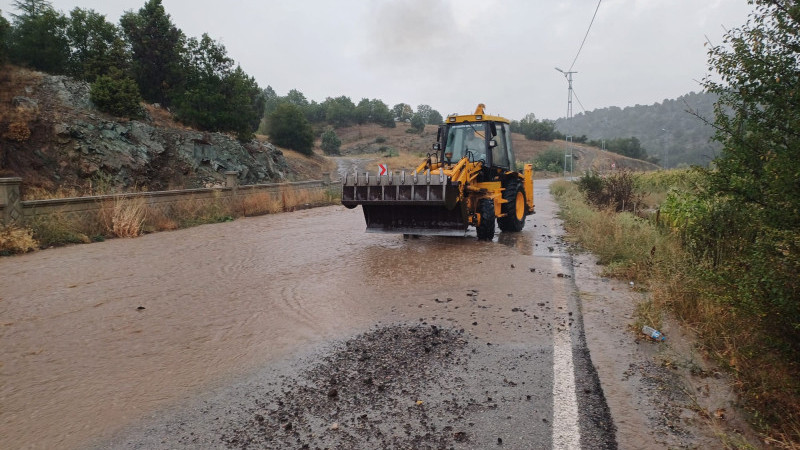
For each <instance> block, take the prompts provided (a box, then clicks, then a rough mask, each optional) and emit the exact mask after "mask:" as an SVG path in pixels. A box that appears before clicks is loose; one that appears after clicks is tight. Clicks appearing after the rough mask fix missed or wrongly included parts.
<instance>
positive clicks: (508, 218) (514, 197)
mask: <svg viewBox="0 0 800 450" xmlns="http://www.w3.org/2000/svg"><path fill="white" fill-rule="evenodd" d="M503 199H504V200H505V201H506V203H503V208H502V211H503V214H505V217H498V218H497V225H499V226H500V229H501V230H503V231H507V232H508V231H510V232H518V231H522V229H523V228H525V216H526V214H525V208H526V202H525V200H526V199H525V189H523V188H522V182H521V181H520V180H518V179H511V180H509V181H508V184H506V187H505V190H504V191H503Z"/></svg>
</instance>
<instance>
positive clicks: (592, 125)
mask: <svg viewBox="0 0 800 450" xmlns="http://www.w3.org/2000/svg"><path fill="white" fill-rule="evenodd" d="M716 100H717V97H716V96H715V95H713V94H708V93H694V92H692V93H689V94H686V95H684V96H681V97H678V98H677V99H674V100H664V101H663V102H661V103H655V104H653V105H636V106H628V107H626V108H619V107H616V106H612V107H608V108H602V109H595V110H593V111H589V112H586V113H579V114H577V115H575V116H574V117H573V118H572V120H571V121H570V122H569V123H568V121H567V119H564V118H562V119H558V120H556V129H557V130H558V131H560V132H562V133H564V134H566V135H572V136H582V135H586V136H587V137H588V138H589V140H601V139H614V138H628V137H636V138H637V139H639V141H640V142H641V143H642V146H643V147H644V148H645V149H646V150H647V153H648V155H651V156H655V157H656V158H658V159H659V161H660V164H662V165H663V164H664V162H666V165H667V167H675V166H678V165H683V164H688V165H700V166H707V165H708V163H709V162H710V161H711V160H712V159H713V158H714V157H715V156H716V155H718V154H719V151H720V148H721V147H720V145H719V144H718V143H717V142H712V141H711V137H712V136H713V134H714V130H713V128H712V127H711V126H710V125H708V124H706V123H705V122H703V121H702V120H700V119H699V118H698V117H696V116H695V115H693V114H691V113H689V111H694V112H695V113H697V114H698V115H699V116H701V117H705V118H707V119H708V120H712V119H713V117H714V102H715V101H716Z"/></svg>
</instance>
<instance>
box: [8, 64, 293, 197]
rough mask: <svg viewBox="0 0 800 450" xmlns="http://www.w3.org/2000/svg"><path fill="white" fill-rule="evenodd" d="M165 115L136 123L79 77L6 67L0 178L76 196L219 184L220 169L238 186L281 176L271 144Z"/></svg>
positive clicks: (156, 112) (283, 170)
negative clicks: (106, 106)
mask: <svg viewBox="0 0 800 450" xmlns="http://www.w3.org/2000/svg"><path fill="white" fill-rule="evenodd" d="M169 116H170V114H169V112H168V111H167V110H165V109H162V108H159V107H158V106H157V105H151V106H148V107H147V108H146V113H145V116H144V118H142V119H141V120H127V119H122V118H117V117H113V116H109V115H107V114H104V113H102V112H100V111H98V110H97V109H96V108H95V107H94V105H93V104H92V103H91V101H90V99H89V85H88V84H87V83H85V82H80V81H76V80H73V79H70V78H68V77H64V76H51V75H47V74H42V73H38V72H28V71H24V70H13V71H12V73H10V74H6V75H4V76H2V77H0V144H1V145H0V172H2V173H1V174H0V175H3V176H19V177H22V178H23V186H27V187H40V188H43V189H45V190H54V189H57V188H59V187H61V188H65V189H67V190H72V191H77V192H82V193H89V192H91V191H95V192H96V191H102V190H104V189H105V190H122V189H137V188H138V189H141V188H146V189H150V190H160V189H173V188H195V187H207V186H214V185H221V184H222V183H224V173H225V172H226V171H236V172H238V173H239V181H240V183H242V184H254V183H265V182H274V181H281V180H284V179H285V177H286V175H287V171H288V170H289V167H288V165H287V163H286V160H285V159H284V156H283V153H282V152H281V151H280V150H279V149H277V148H275V147H274V146H273V145H271V144H269V143H264V142H259V141H257V140H252V141H250V142H246V143H242V142H239V141H237V140H236V139H235V138H233V137H231V136H228V135H225V134H222V133H208V132H200V131H195V130H191V129H187V128H182V127H180V126H179V125H177V124H175V123H174V122H172V121H171V120H170V118H169ZM26 129H27V130H29V133H28V132H26Z"/></svg>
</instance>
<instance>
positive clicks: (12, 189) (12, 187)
mask: <svg viewBox="0 0 800 450" xmlns="http://www.w3.org/2000/svg"><path fill="white" fill-rule="evenodd" d="M21 184H22V178H18V177H13V178H0V206H3V214H2V215H0V224H2V225H11V224H14V223H22V220H23V214H22V200H21V198H20V194H19V186H20V185H21Z"/></svg>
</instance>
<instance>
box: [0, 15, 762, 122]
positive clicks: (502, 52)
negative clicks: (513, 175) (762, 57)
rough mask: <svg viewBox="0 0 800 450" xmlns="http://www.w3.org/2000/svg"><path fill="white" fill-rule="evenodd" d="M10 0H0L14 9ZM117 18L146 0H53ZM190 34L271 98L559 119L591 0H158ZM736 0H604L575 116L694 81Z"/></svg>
mask: <svg viewBox="0 0 800 450" xmlns="http://www.w3.org/2000/svg"><path fill="white" fill-rule="evenodd" d="M12 4H13V0H0V9H1V10H2V11H3V15H4V16H5V17H6V18H9V19H10V15H9V13H10V12H14V8H13V6H12ZM52 4H53V6H54V7H55V8H56V9H57V10H60V11H62V12H64V13H65V14H68V13H69V11H70V10H71V9H72V8H74V7H76V6H77V7H81V8H85V9H94V10H95V11H97V12H99V13H101V14H104V15H105V16H106V18H107V19H108V20H109V21H110V22H113V23H119V17H120V15H121V14H122V13H123V12H124V11H128V10H134V11H137V10H138V9H139V8H141V7H142V5H144V0H138V1H137V0H52ZM163 4H164V7H165V9H166V11H167V13H168V14H170V16H171V18H172V21H173V23H175V25H177V26H178V28H180V29H181V30H183V32H184V33H185V34H186V35H187V36H195V37H199V36H200V35H201V34H202V33H204V32H205V33H208V34H209V35H210V36H211V37H212V38H213V39H215V40H217V41H220V42H222V43H223V44H224V45H225V47H226V48H227V50H228V54H229V56H230V57H232V58H233V59H235V60H236V61H237V62H238V63H239V64H241V66H242V68H243V69H244V70H245V71H246V72H247V73H248V74H250V75H251V76H253V77H255V79H256V81H257V82H258V84H259V86H261V87H266V86H268V85H269V86H272V88H273V89H275V91H276V92H277V93H278V95H285V94H286V93H287V92H288V91H289V90H290V89H298V90H300V91H301V92H303V93H304V94H305V96H306V98H308V99H309V100H316V101H317V102H321V101H323V100H324V99H325V98H326V97H336V96H339V95H346V96H348V97H350V98H351V99H352V100H353V102H354V103H358V101H359V100H360V99H361V98H364V97H368V98H378V99H381V100H383V101H384V102H386V103H387V104H388V105H389V107H390V108H391V107H392V106H393V105H394V104H396V103H400V102H403V103H409V104H410V105H411V106H412V107H413V108H414V109H416V108H417V105H419V104H428V105H430V106H432V107H433V108H434V109H436V110H438V111H439V112H440V113H442V115H447V114H449V113H453V112H459V113H468V112H472V110H473V109H474V107H475V105H476V104H477V103H479V102H482V103H485V104H486V105H487V112H489V113H493V114H498V115H503V116H506V117H508V118H510V119H520V118H522V117H524V116H525V114H527V113H531V112H532V113H534V114H536V117H538V118H540V119H542V118H545V119H556V118H559V117H564V116H566V111H567V82H566V80H565V78H564V76H563V75H562V74H561V73H559V72H557V71H556V70H555V67H560V68H561V69H563V70H568V69H569V67H570V65H571V64H572V62H573V59H574V58H575V56H576V54H577V52H578V48H579V47H580V44H581V41H582V40H583V38H584V35H585V34H586V30H587V28H588V27H589V23H590V22H591V20H592V16H593V14H594V12H595V9H596V8H597V4H598V2H597V0H558V1H551V0H548V1H545V0H334V1H311V0H294V1H290V0H282V1H273V0H225V1H221V0H163ZM751 10H752V7H751V6H750V5H748V4H747V1H746V0H703V1H697V0H603V1H602V3H601V4H600V7H599V9H598V11H597V16H596V18H595V21H594V24H593V25H592V27H591V30H590V31H589V34H588V38H587V40H586V44H585V45H584V47H583V49H582V50H581V52H580V55H579V56H578V59H577V61H576V62H575V65H574V67H573V68H572V70H573V71H577V73H576V74H575V75H574V83H573V87H574V91H575V94H576V95H577V99H578V100H579V101H580V103H581V104H582V105H583V106H581V104H579V103H578V101H577V100H576V101H575V102H574V104H573V112H574V114H578V113H579V112H581V111H582V110H583V108H585V109H586V111H591V110H593V109H596V108H604V107H608V106H620V107H625V106H632V105H636V104H642V105H648V104H653V103H656V102H661V101H663V100H664V99H672V98H676V97H678V96H680V95H683V94H686V93H689V92H691V91H699V90H700V87H699V85H698V82H697V81H698V80H701V79H702V78H703V76H704V75H706V73H707V58H706V50H707V49H706V47H704V45H703V44H704V42H705V41H706V36H707V37H708V39H710V40H711V42H714V43H719V42H720V41H721V36H722V34H723V32H724V31H723V27H726V28H732V27H737V26H739V25H742V24H743V23H744V22H745V21H746V18H747V14H748V13H749V12H750V11H751Z"/></svg>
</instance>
